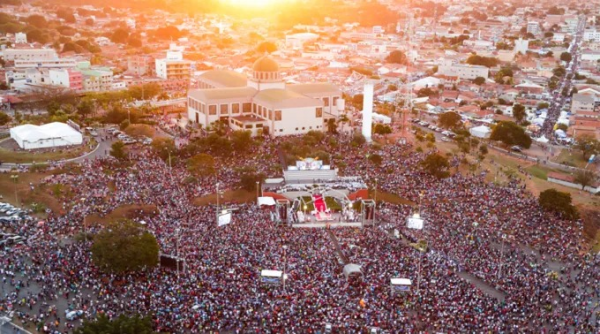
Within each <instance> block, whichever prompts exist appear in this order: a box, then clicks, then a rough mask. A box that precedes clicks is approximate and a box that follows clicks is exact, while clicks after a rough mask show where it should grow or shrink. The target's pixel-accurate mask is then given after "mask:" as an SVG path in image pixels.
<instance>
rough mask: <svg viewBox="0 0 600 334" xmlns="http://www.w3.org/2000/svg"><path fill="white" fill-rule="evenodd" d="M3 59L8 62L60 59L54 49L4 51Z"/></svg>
mask: <svg viewBox="0 0 600 334" xmlns="http://www.w3.org/2000/svg"><path fill="white" fill-rule="evenodd" d="M2 58H4V60H6V61H15V60H32V61H43V60H55V59H57V58H58V55H57V54H56V51H55V50H54V49H4V50H3V51H2Z"/></svg>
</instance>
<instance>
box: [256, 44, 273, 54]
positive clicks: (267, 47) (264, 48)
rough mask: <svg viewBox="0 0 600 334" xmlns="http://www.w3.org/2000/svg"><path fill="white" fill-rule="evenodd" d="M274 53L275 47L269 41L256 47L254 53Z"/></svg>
mask: <svg viewBox="0 0 600 334" xmlns="http://www.w3.org/2000/svg"><path fill="white" fill-rule="evenodd" d="M275 51H277V45H276V44H275V43H273V42H271V41H264V42H262V43H260V44H259V45H258V46H257V47H256V52H259V53H265V52H266V53H273V52H275Z"/></svg>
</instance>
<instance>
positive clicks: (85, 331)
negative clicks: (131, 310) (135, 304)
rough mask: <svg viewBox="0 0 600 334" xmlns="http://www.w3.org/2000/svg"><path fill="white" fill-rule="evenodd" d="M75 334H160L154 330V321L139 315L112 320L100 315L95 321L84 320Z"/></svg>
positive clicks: (122, 316) (121, 316) (123, 316)
mask: <svg viewBox="0 0 600 334" xmlns="http://www.w3.org/2000/svg"><path fill="white" fill-rule="evenodd" d="M74 333H75V334H158V332H155V331H154V330H152V320H151V319H150V318H149V317H145V318H142V317H140V316H139V315H137V314H136V315H134V316H132V317H128V316H126V315H124V314H121V315H120V316H119V317H117V318H115V319H113V320H110V319H108V317H107V316H106V315H105V314H100V316H98V318H97V319H96V320H94V321H90V320H84V322H83V325H82V326H81V327H78V328H77V329H75V332H74Z"/></svg>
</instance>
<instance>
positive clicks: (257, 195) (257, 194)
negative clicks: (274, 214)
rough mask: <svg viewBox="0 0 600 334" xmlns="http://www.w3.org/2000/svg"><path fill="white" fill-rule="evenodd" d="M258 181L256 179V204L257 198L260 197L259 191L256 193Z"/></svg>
mask: <svg viewBox="0 0 600 334" xmlns="http://www.w3.org/2000/svg"><path fill="white" fill-rule="evenodd" d="M259 183H260V182H258V181H256V203H257V204H258V198H259V197H260V195H259V193H258V185H259Z"/></svg>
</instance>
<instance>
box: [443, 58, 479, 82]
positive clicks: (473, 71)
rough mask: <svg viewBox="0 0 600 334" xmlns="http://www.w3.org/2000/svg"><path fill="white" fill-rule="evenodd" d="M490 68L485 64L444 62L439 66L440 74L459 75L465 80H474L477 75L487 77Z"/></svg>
mask: <svg viewBox="0 0 600 334" xmlns="http://www.w3.org/2000/svg"><path fill="white" fill-rule="evenodd" d="M489 72H490V69H489V68H487V67H485V66H479V65H468V64H452V63H448V62H446V63H444V64H442V65H440V66H439V67H438V74H439V75H444V76H447V77H458V78H460V79H465V80H473V79H475V78H477V77H483V78H487V77H488V75H489Z"/></svg>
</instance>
